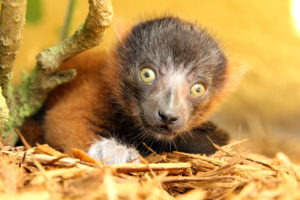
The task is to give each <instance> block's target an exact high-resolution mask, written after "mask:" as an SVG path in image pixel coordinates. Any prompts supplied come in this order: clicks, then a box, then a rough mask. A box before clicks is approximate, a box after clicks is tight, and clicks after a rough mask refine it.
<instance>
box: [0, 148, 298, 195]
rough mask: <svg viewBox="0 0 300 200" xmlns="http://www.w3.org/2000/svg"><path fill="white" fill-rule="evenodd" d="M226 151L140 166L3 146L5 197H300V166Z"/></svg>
mask: <svg viewBox="0 0 300 200" xmlns="http://www.w3.org/2000/svg"><path fill="white" fill-rule="evenodd" d="M238 146H243V142H239V143H235V144H231V145H228V146H225V147H222V148H220V147H217V148H219V151H218V152H217V153H215V154H214V155H212V156H209V157H208V156H205V155H196V154H186V153H181V152H173V153H165V154H161V155H155V154H154V155H152V156H149V157H148V158H146V159H143V160H142V162H141V164H130V163H129V164H120V165H111V166H103V165H102V164H101V163H100V162H99V161H95V160H93V159H91V158H89V157H88V156H87V155H86V154H85V153H84V152H82V151H80V150H77V149H74V150H73V155H72V156H68V155H65V154H62V153H60V152H58V151H56V150H54V149H52V148H51V147H49V146H48V145H39V146H37V147H33V148H28V147H27V148H25V147H23V146H21V147H9V146H0V199H1V200H2V199H14V200H19V199H22V200H27V199H28V200H35V199H39V200H44V199H109V200H118V199H133V200H135V199H137V200H139V199H149V200H150V199H181V200H185V199H186V200H192V199H300V187H299V180H300V167H299V166H298V165H296V164H294V163H293V162H292V161H290V160H289V158H288V157H287V156H286V155H284V154H283V153H278V154H277V155H276V156H275V157H274V158H272V159H271V158H266V157H264V156H262V155H258V154H251V153H248V152H247V151H246V150H242V149H241V148H237V147H238Z"/></svg>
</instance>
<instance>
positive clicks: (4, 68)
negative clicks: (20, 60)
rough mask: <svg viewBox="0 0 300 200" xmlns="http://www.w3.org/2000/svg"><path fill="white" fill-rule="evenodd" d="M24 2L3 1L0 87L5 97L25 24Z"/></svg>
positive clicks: (17, 0)
mask: <svg viewBox="0 0 300 200" xmlns="http://www.w3.org/2000/svg"><path fill="white" fill-rule="evenodd" d="M25 13H26V0H3V1H2V6H1V15H0V87H1V88H2V91H3V95H4V96H7V87H8V83H9V81H10V77H11V70H12V67H13V65H14V62H15V59H16V56H17V53H18V50H19V47H20V46H21V42H22V33H23V29H24V24H25Z"/></svg>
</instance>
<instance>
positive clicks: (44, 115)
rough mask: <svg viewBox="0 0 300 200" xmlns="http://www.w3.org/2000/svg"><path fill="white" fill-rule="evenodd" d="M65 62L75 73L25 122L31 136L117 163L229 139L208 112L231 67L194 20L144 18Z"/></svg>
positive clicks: (199, 149) (202, 148)
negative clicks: (110, 41) (111, 43)
mask: <svg viewBox="0 0 300 200" xmlns="http://www.w3.org/2000/svg"><path fill="white" fill-rule="evenodd" d="M67 68H72V69H76V70H77V77H76V78H75V79H74V80H73V81H71V82H69V83H66V84H63V85H61V86H59V87H58V88H56V89H55V90H54V91H53V92H52V93H50V95H49V97H48V100H47V102H46V104H45V106H44V108H43V110H42V111H41V112H40V113H39V114H37V115H36V116H35V117H33V118H31V119H29V120H28V121H27V123H26V124H25V125H24V127H23V133H24V134H25V135H31V136H32V135H35V137H34V139H32V137H31V139H30V136H28V140H29V141H30V142H31V143H34V142H46V143H48V144H50V145H51V146H53V147H55V148H57V149H59V150H62V151H65V152H70V151H71V149H72V148H79V149H82V150H84V151H86V152H87V153H88V155H90V156H91V157H93V158H95V159H99V160H102V161H103V162H104V163H106V164H114V163H122V162H129V161H132V160H135V159H137V158H138V157H139V155H143V156H144V155H147V154H149V153H150V151H149V149H152V150H153V151H156V152H158V153H159V152H169V151H174V150H176V151H182V152H188V153H205V154H211V153H213V152H215V151H216V149H215V147H214V145H213V144H212V142H214V143H215V144H218V145H224V144H226V143H227V141H228V135H227V134H226V133H225V132H224V131H223V130H221V129H219V128H217V127H216V126H215V125H214V124H213V123H211V122H209V121H208V120H207V117H208V115H209V114H210V113H211V112H212V110H213V108H214V107H215V105H217V104H218V103H219V102H220V100H221V99H222V98H223V96H224V93H226V92H225V91H226V89H225V88H226V85H227V84H228V80H229V78H228V77H229V76H228V73H229V66H228V65H227V61H226V57H225V56H224V54H223V52H222V50H221V49H220V47H219V45H218V44H217V42H216V41H215V40H214V39H213V38H212V37H211V36H210V35H209V34H208V33H207V32H206V31H205V30H203V29H202V28H200V27H198V26H197V25H195V24H192V23H189V22H186V21H184V20H181V19H179V18H176V17H161V18H155V19H152V20H147V21H144V22H141V23H138V24H137V25H135V26H133V27H132V28H131V30H130V31H129V32H128V33H127V34H126V35H125V36H124V37H123V38H122V39H121V40H120V41H119V42H118V43H117V45H116V47H115V49H114V50H113V51H111V52H104V51H101V52H99V51H98V52H92V53H91V52H90V53H83V54H81V55H79V56H76V57H75V58H72V59H70V60H69V61H67V62H66V63H65V64H64V65H63V66H61V69H67ZM39 133H41V134H42V137H41V138H39V139H38V140H36V138H37V137H38V135H39Z"/></svg>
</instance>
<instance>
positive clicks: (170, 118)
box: [158, 111, 178, 124]
mask: <svg viewBox="0 0 300 200" xmlns="http://www.w3.org/2000/svg"><path fill="white" fill-rule="evenodd" d="M158 116H159V117H160V120H161V121H162V122H163V123H165V124H172V123H175V122H176V121H177V120H178V117H177V116H174V114H173V113H170V112H163V111H158Z"/></svg>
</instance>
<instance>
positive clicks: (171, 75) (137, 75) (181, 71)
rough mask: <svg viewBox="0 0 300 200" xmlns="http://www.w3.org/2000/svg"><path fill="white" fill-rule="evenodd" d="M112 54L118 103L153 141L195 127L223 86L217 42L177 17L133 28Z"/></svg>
mask: <svg viewBox="0 0 300 200" xmlns="http://www.w3.org/2000/svg"><path fill="white" fill-rule="evenodd" d="M116 56H117V60H118V61H117V62H118V67H119V79H120V87H121V88H122V89H121V94H120V97H121V98H122V99H123V100H122V101H121V103H120V104H122V105H121V107H123V108H124V112H125V113H126V114H127V115H129V116H131V117H132V118H134V119H135V121H136V123H137V124H138V126H139V128H141V129H142V130H143V134H147V135H148V136H153V137H155V138H157V139H162V140H164V139H171V138H173V137H174V136H176V135H178V134H181V133H183V132H187V131H189V130H190V129H192V128H194V127H195V126H197V125H200V124H201V122H202V121H203V120H204V119H205V117H206V115H207V110H209V108H210V107H211V106H212V104H213V99H214V98H216V97H217V95H218V93H219V92H220V91H221V90H222V88H223V86H224V84H225V79H226V78H225V73H226V59H225V56H224V54H223V53H222V52H221V50H220V48H219V47H218V45H217V43H216V42H215V41H214V40H213V39H212V38H211V37H210V36H209V35H208V33H206V32H205V31H204V30H202V29H200V28H199V27H197V26H196V25H194V24H190V23H187V22H184V21H182V20H180V19H177V18H173V17H163V18H159V19H155V20H149V21H146V22H143V23H140V24H138V25H136V26H134V27H133V29H132V32H131V33H129V34H128V37H127V38H125V39H124V41H122V42H121V43H120V44H119V46H118V48H117V50H116ZM122 102H123V103H122Z"/></svg>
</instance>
